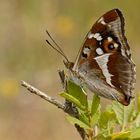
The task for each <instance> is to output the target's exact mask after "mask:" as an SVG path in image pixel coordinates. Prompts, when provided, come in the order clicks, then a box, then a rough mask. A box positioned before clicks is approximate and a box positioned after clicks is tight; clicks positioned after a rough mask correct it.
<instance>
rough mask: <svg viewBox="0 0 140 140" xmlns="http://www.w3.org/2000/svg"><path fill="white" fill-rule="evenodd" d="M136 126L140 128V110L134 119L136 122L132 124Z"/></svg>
mask: <svg viewBox="0 0 140 140" xmlns="http://www.w3.org/2000/svg"><path fill="white" fill-rule="evenodd" d="M132 125H133V127H135V128H138V127H139V128H140V112H138V114H137V117H136V118H135V120H134V123H133V124H132Z"/></svg>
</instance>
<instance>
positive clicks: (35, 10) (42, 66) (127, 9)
mask: <svg viewBox="0 0 140 140" xmlns="http://www.w3.org/2000/svg"><path fill="white" fill-rule="evenodd" d="M139 6H140V1H138V0H135V1H128V0H123V1H122V0H118V1H112V0H107V1H106V0H102V1H101V0H87V1H80V0H76V1H75V0H71V1H65V0H40V1H39V0H0V23H1V26H0V97H1V98H0V102H1V112H0V123H1V126H0V139H4V140H17V139H19V131H22V133H20V139H21V140H22V139H26V140H28V139H34V140H38V139H42V140H43V139H45V138H46V135H47V140H52V139H53V140H55V139H57V140H59V139H61V140H62V137H60V136H61V135H60V133H61V134H63V136H64V137H65V136H66V135H69V136H70V137H69V136H68V138H70V139H73V138H75V139H76V137H77V138H78V137H79V136H78V135H77V134H75V133H74V132H71V128H70V126H69V125H68V124H67V123H66V122H64V120H63V119H62V120H60V119H61V118H63V117H60V118H59V117H57V118H56V117H54V116H55V113H56V111H53V112H52V110H53V109H52V108H51V107H50V106H49V105H48V106H47V107H46V106H45V105H46V104H45V105H44V104H43V105H44V106H43V107H42V102H41V101H40V100H39V99H36V98H35V97H34V96H30V95H26V94H23V93H24V92H25V91H23V90H22V88H21V87H20V80H27V81H30V82H31V83H33V84H34V85H37V87H39V88H40V89H42V90H47V92H48V93H52V94H53V95H55V96H56V93H57V92H58V91H60V89H61V86H60V85H61V84H60V81H59V78H58V77H57V69H58V68H62V69H63V68H64V66H63V63H62V58H61V56H60V55H59V54H57V53H56V52H55V51H54V50H52V49H51V48H49V46H47V45H46V43H45V40H46V38H48V37H47V35H46V33H45V30H46V29H48V30H49V31H50V33H51V34H52V35H53V36H54V39H55V40H56V41H57V42H58V44H60V46H62V49H64V51H65V52H66V54H67V55H68V57H70V59H71V60H72V61H74V60H75V57H76V55H77V52H78V50H79V48H80V46H81V45H82V43H83V41H84V37H85V35H86V33H87V32H88V30H89V29H90V28H91V26H92V24H93V23H94V22H95V21H96V20H97V19H98V18H99V17H100V16H101V15H102V14H103V13H105V12H106V11H108V10H110V9H113V8H119V9H120V10H122V12H123V14H124V17H125V19H126V26H125V30H126V35H127V38H128V41H129V42H130V47H131V50H132V58H133V60H134V62H135V63H136V66H137V85H136V88H137V90H139V89H140V88H139V84H140V80H139V77H140V70H139V69H140V65H139V57H138V56H139V54H138V53H139V34H140V28H139V23H140V15H139V11H140V10H139ZM56 60H57V61H56ZM54 87H55V88H54ZM27 108H28V109H27ZM35 108H37V109H35ZM42 108H44V110H45V111H44V110H43V109H42ZM46 108H47V109H48V110H47V109H46ZM50 108H51V109H50ZM49 109H50V110H49ZM49 111H50V112H49ZM30 112H31V113H32V114H31V113H30ZM49 113H52V116H51V117H49V115H48V114H49ZM57 113H58V112H57ZM27 114H28V116H26V115H27ZM38 114H40V116H38ZM46 114H47V115H46ZM30 115H31V116H30ZM32 115H33V116H32ZM44 116H45V117H44ZM60 116H62V114H60ZM40 119H41V120H43V121H44V122H43V121H40ZM54 119H55V120H56V122H57V123H58V122H62V123H63V124H64V125H63V127H62V128H61V129H59V130H58V129H57V127H56V124H55V123H54V125H53V124H52V123H51V125H52V127H51V128H52V129H51V128H50V125H49V123H48V120H49V122H51V121H52V122H54ZM21 121H23V123H21ZM27 122H30V124H27ZM34 122H36V123H34ZM46 122H47V123H46ZM36 125H37V126H40V128H36V127H35V126H36ZM57 126H58V125H57ZM66 127H67V128H66ZM33 128H34V129H33ZM11 129H12V131H9V130H11ZM23 129H24V130H23ZM44 129H45V132H44V131H42V130H44ZM66 129H67V132H68V133H66V134H64V133H63V132H64V130H66ZM39 130H40V131H39ZM7 131H8V132H9V134H8V135H7ZM29 132H30V133H29ZM65 132H66V131H65ZM34 134H36V135H35V136H34Z"/></svg>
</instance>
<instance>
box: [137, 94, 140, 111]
mask: <svg viewBox="0 0 140 140" xmlns="http://www.w3.org/2000/svg"><path fill="white" fill-rule="evenodd" d="M137 101H138V111H139V112H140V93H139V94H138V100H137Z"/></svg>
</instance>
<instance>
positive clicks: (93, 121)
mask: <svg viewBox="0 0 140 140" xmlns="http://www.w3.org/2000/svg"><path fill="white" fill-rule="evenodd" d="M100 108H101V106H100V105H99V107H98V110H97V111H96V113H94V115H93V116H92V117H91V126H94V125H96V124H97V123H98V121H99V119H100V115H101V111H100Z"/></svg>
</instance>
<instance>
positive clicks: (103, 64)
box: [72, 9, 135, 105]
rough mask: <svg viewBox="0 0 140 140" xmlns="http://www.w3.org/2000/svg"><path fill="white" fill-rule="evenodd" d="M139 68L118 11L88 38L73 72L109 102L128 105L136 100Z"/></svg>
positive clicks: (99, 22) (106, 16) (103, 19)
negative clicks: (116, 101) (136, 66)
mask: <svg viewBox="0 0 140 140" xmlns="http://www.w3.org/2000/svg"><path fill="white" fill-rule="evenodd" d="M134 68H135V65H134V63H133V62H132V60H131V54H130V47H129V46H128V43H127V40H126V37H125V35H124V18H123V16H122V14H121V12H120V11H119V10H118V9H113V10H111V11H109V12H107V13H106V14H104V15H103V16H102V17H100V18H99V19H98V20H97V21H96V23H95V24H94V25H93V27H92V28H91V30H90V31H89V33H88V34H87V36H86V39H85V43H84V44H83V47H82V49H81V51H80V52H79V54H78V57H77V60H76V62H75V64H74V66H73V69H72V71H74V72H75V73H77V75H78V77H81V79H83V81H84V83H85V84H86V85H87V87H88V88H89V89H90V90H91V91H93V92H96V93H97V94H99V95H101V96H104V97H106V98H110V99H115V100H118V101H119V102H121V103H122V104H124V105H128V104H129V102H130V98H131V97H133V90H134V83H135V70H134Z"/></svg>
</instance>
